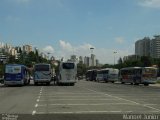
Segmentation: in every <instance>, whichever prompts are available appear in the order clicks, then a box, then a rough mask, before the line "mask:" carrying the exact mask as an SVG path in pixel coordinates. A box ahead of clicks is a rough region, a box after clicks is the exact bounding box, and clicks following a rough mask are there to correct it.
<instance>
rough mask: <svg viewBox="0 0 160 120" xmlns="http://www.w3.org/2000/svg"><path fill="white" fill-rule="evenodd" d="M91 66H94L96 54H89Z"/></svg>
mask: <svg viewBox="0 0 160 120" xmlns="http://www.w3.org/2000/svg"><path fill="white" fill-rule="evenodd" d="M91 66H96V56H95V55H94V54H91Z"/></svg>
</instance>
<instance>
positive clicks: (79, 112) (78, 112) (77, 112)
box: [37, 111, 133, 114]
mask: <svg viewBox="0 0 160 120" xmlns="http://www.w3.org/2000/svg"><path fill="white" fill-rule="evenodd" d="M132 112H133V111H75V112H72V111H70V112H48V113H49V114H81V113H132ZM37 113H38V114H46V112H37Z"/></svg>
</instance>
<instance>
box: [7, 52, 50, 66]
mask: <svg viewBox="0 0 160 120" xmlns="http://www.w3.org/2000/svg"><path fill="white" fill-rule="evenodd" d="M8 56H9V58H8V63H17V64H25V65H26V66H28V67H32V66H33V64H35V63H42V62H44V63H46V62H48V60H47V59H45V58H43V57H42V56H40V55H39V53H38V51H36V52H33V51H31V52H29V53H28V54H27V53H26V52H20V53H19V56H18V58H15V56H12V55H8Z"/></svg>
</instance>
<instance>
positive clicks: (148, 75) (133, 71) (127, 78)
mask: <svg viewBox="0 0 160 120" xmlns="http://www.w3.org/2000/svg"><path fill="white" fill-rule="evenodd" d="M157 71H158V69H157V68H155V67H127V68H122V69H121V70H120V72H119V79H120V82H121V83H122V84H124V83H131V84H136V85H138V84H144V85H145V86H148V85H149V84H154V83H156V81H157Z"/></svg>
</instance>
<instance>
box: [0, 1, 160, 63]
mask: <svg viewBox="0 0 160 120" xmlns="http://www.w3.org/2000/svg"><path fill="white" fill-rule="evenodd" d="M159 23H160V0H0V42H3V43H8V44H12V45H13V46H21V45H25V44H29V45H32V46H33V47H37V48H39V49H40V50H41V51H43V52H45V53H47V52H50V53H51V55H53V56H55V57H56V58H57V59H59V58H61V57H64V58H66V59H67V58H69V57H70V55H72V54H76V55H77V56H90V54H91V50H90V48H91V47H93V48H94V50H93V51H92V52H93V53H94V54H95V55H96V57H97V58H98V59H99V61H100V63H102V64H114V56H115V59H116V61H117V60H118V59H119V58H120V57H122V58H123V56H127V55H131V54H134V51H135V47H134V46H135V41H137V40H139V39H143V38H144V37H150V38H152V37H153V36H154V35H157V34H160V24H159ZM114 52H117V53H116V54H114Z"/></svg>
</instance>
